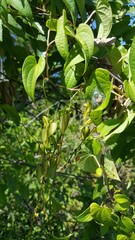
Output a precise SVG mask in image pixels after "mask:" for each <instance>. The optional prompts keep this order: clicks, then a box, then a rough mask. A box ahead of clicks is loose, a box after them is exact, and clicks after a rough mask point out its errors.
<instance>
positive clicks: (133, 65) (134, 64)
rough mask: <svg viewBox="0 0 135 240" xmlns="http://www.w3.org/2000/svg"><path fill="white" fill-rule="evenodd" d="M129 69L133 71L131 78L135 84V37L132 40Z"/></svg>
mask: <svg viewBox="0 0 135 240" xmlns="http://www.w3.org/2000/svg"><path fill="white" fill-rule="evenodd" d="M129 67H130V71H131V78H132V80H133V82H134V83H135V37H134V38H133V40H132V45H131V48H130V53H129Z"/></svg>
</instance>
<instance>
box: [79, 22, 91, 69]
mask: <svg viewBox="0 0 135 240" xmlns="http://www.w3.org/2000/svg"><path fill="white" fill-rule="evenodd" d="M75 38H76V40H77V41H78V43H79V45H80V47H81V49H82V51H83V54H84V58H85V68H84V72H86V69H87V67H88V64H89V61H90V58H91V57H92V55H93V51H94V35H93V32H92V30H91V28H90V26H88V25H87V24H85V23H81V24H80V25H79V27H78V28H77V30H76V36H75Z"/></svg>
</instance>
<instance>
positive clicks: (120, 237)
mask: <svg viewBox="0 0 135 240" xmlns="http://www.w3.org/2000/svg"><path fill="white" fill-rule="evenodd" d="M116 240H130V238H129V237H127V236H126V235H124V234H118V235H117V238H116Z"/></svg>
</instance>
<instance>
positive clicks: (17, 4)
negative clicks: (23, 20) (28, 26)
mask: <svg viewBox="0 0 135 240" xmlns="http://www.w3.org/2000/svg"><path fill="white" fill-rule="evenodd" d="M7 2H8V4H10V5H11V6H12V7H13V8H15V9H16V10H17V11H18V12H19V14H20V15H23V16H25V17H28V18H32V10H31V7H30V4H29V2H28V1H27V0H23V1H21V0H8V1H7Z"/></svg>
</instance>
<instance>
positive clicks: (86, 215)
mask: <svg viewBox="0 0 135 240" xmlns="http://www.w3.org/2000/svg"><path fill="white" fill-rule="evenodd" d="M92 219H93V217H92V216H91V213H90V207H88V208H87V209H85V211H84V212H82V213H81V214H80V215H78V216H77V217H76V220H77V221H78V222H90V221H91V220H92Z"/></svg>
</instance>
